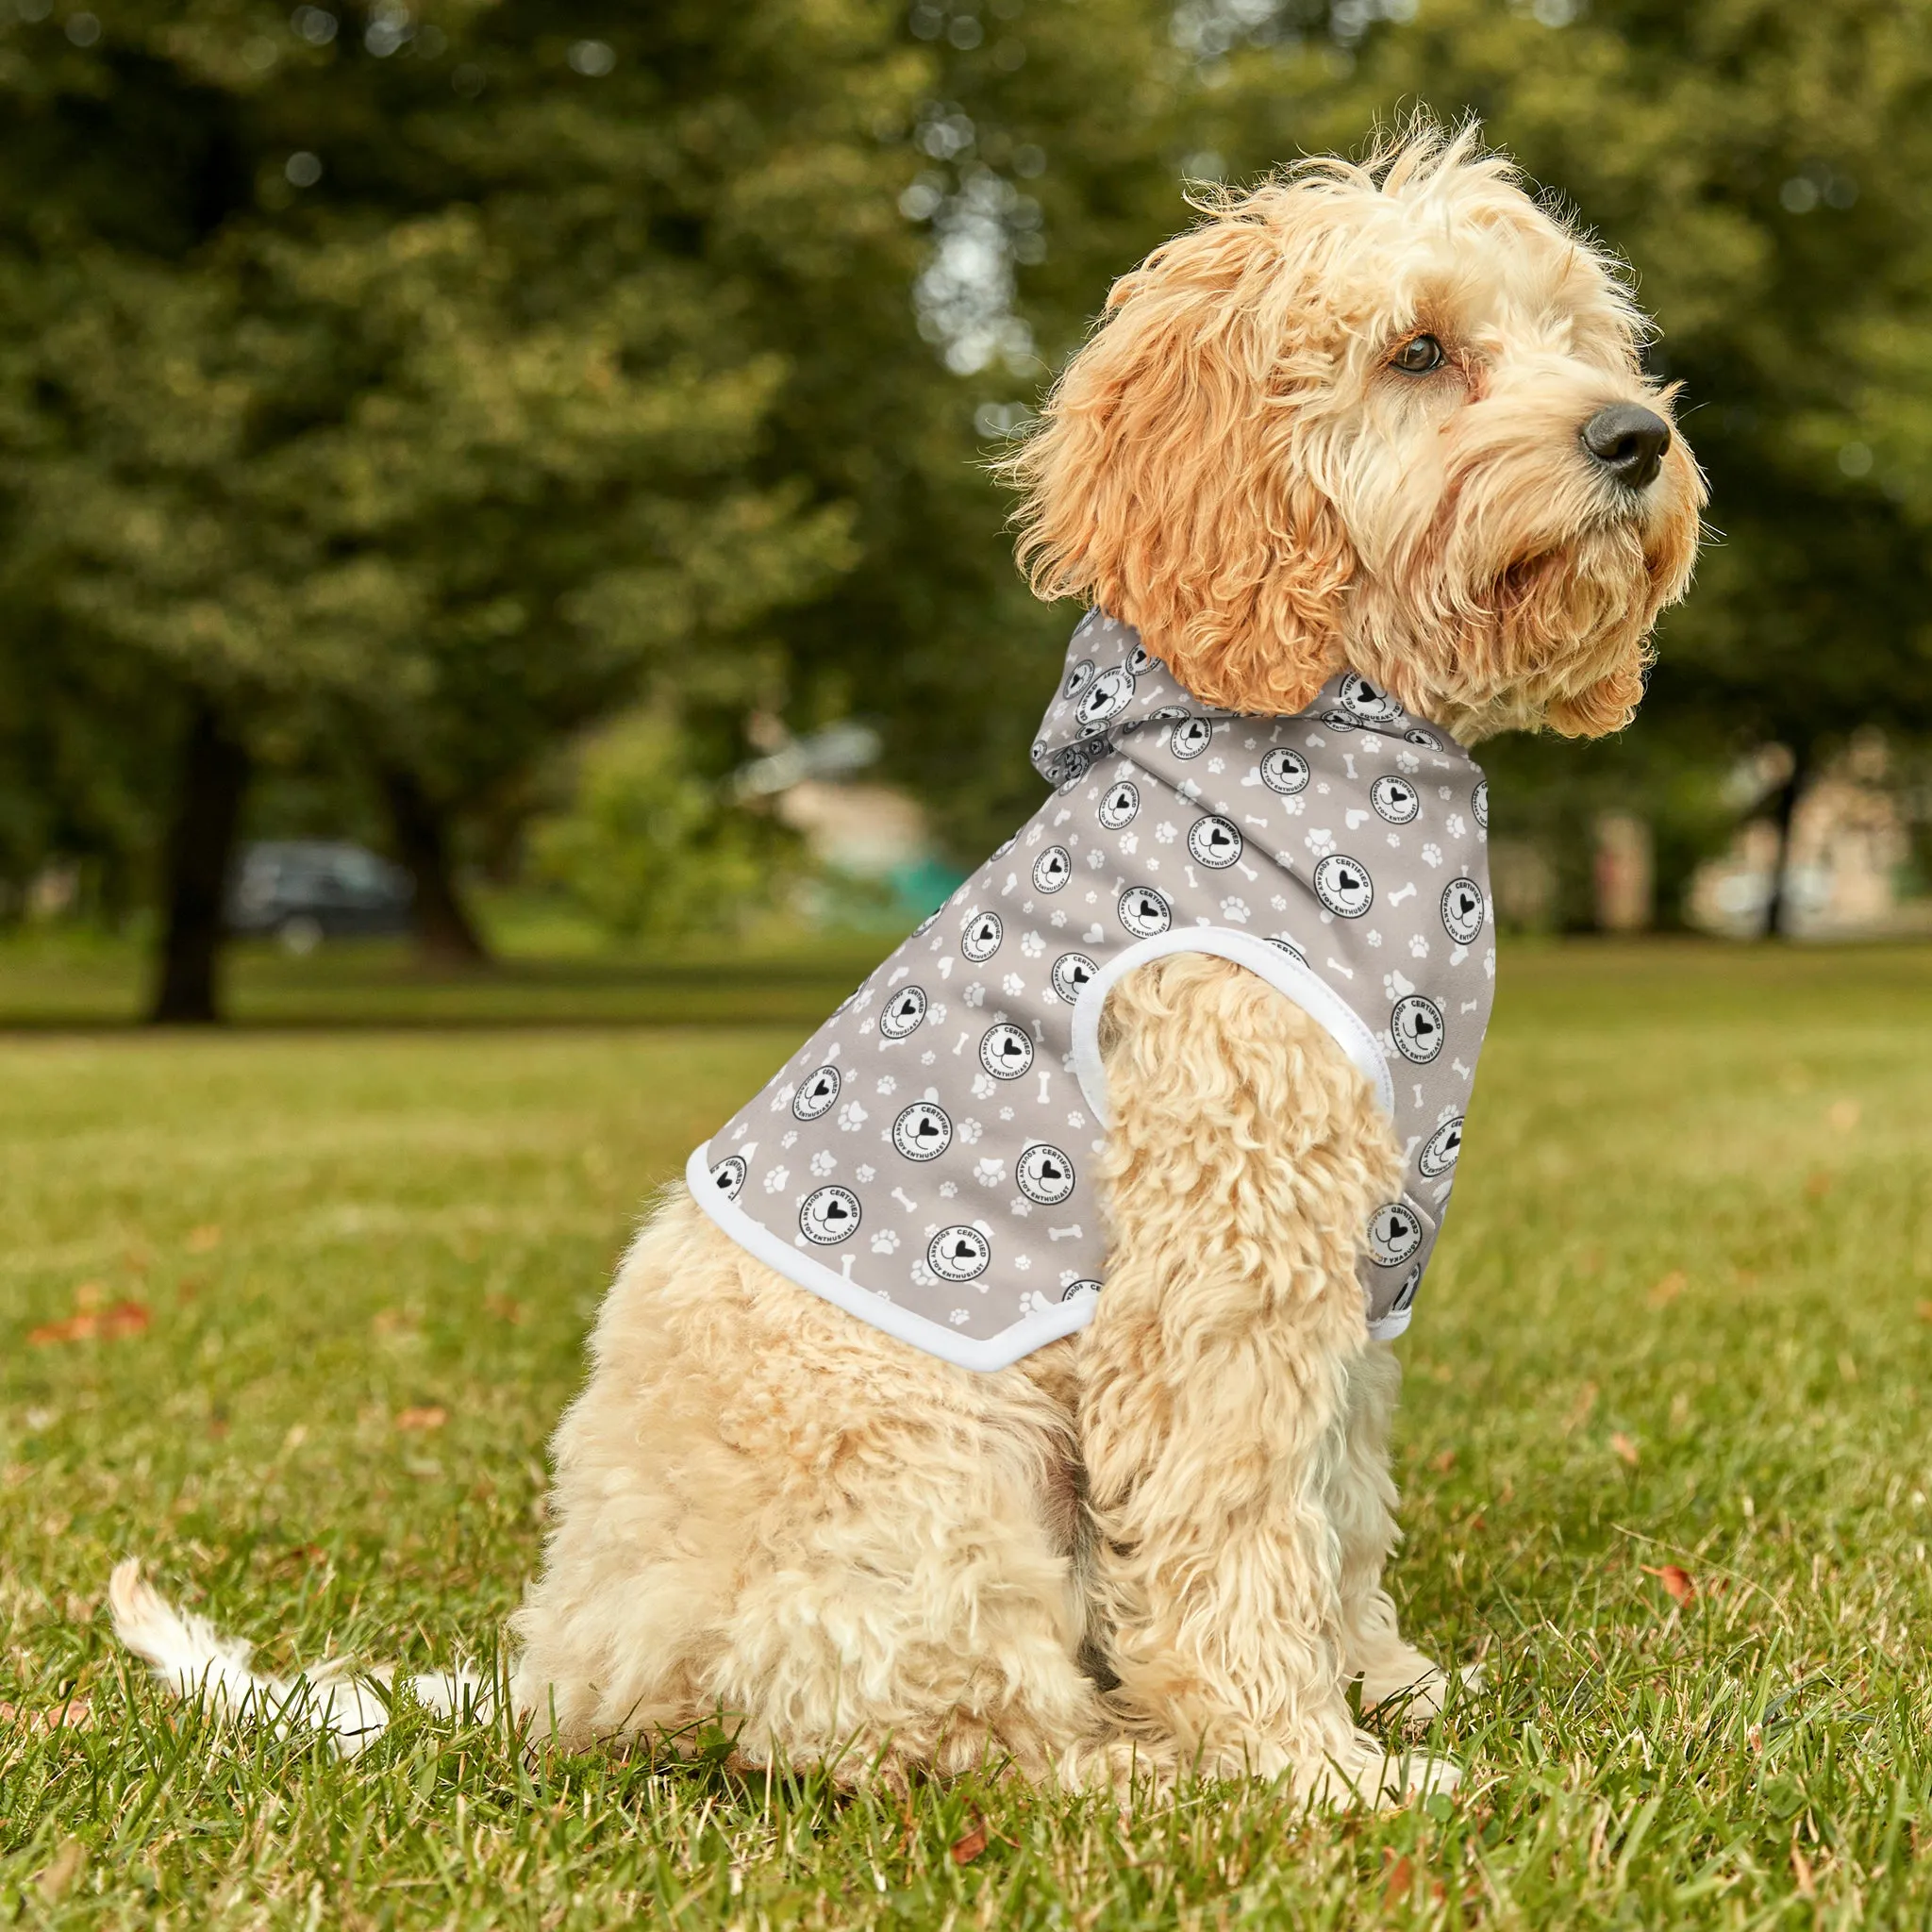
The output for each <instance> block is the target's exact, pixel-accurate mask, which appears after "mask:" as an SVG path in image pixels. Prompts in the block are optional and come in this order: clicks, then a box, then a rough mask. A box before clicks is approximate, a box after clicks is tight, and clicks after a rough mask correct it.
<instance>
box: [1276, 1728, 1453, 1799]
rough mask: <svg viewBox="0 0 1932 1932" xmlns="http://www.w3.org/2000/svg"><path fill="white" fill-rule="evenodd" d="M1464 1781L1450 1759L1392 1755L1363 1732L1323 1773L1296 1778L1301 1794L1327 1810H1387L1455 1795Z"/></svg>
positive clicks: (1322, 1768) (1325, 1765) (1420, 1754)
mask: <svg viewBox="0 0 1932 1932" xmlns="http://www.w3.org/2000/svg"><path fill="white" fill-rule="evenodd" d="M1461 1776H1462V1770H1461V1767H1460V1766H1459V1765H1457V1764H1455V1763H1453V1762H1452V1761H1451V1760H1450V1759H1448V1758H1446V1757H1430V1756H1428V1755H1427V1754H1426V1753H1423V1752H1410V1751H1401V1752H1397V1751H1391V1750H1390V1749H1389V1748H1388V1746H1387V1745H1385V1744H1384V1743H1383V1742H1382V1741H1381V1740H1379V1739H1377V1738H1372V1737H1370V1736H1368V1735H1367V1733H1365V1732H1361V1731H1357V1733H1356V1735H1355V1738H1354V1740H1353V1742H1352V1743H1351V1744H1350V1745H1349V1746H1348V1747H1347V1748H1346V1749H1344V1750H1342V1751H1341V1752H1339V1753H1331V1754H1330V1755H1329V1756H1328V1757H1326V1758H1325V1759H1324V1762H1323V1763H1322V1764H1321V1765H1320V1766H1319V1767H1317V1768H1315V1769H1313V1770H1311V1771H1309V1772H1307V1774H1298V1775H1297V1776H1296V1778H1295V1794H1296V1796H1297V1797H1300V1798H1302V1799H1304V1800H1305V1801H1306V1802H1307V1803H1308V1804H1310V1805H1314V1806H1319V1807H1324V1808H1331V1809H1338V1810H1342V1809H1347V1808H1350V1807H1355V1806H1368V1807H1372V1808H1374V1809H1377V1810H1386V1809H1389V1808H1391V1807H1395V1806H1399V1805H1406V1804H1408V1803H1410V1802H1411V1801H1412V1800H1414V1799H1417V1798H1426V1797H1431V1796H1433V1795H1434V1794H1435V1793H1436V1792H1438V1791H1445V1792H1446V1791H1453V1790H1455V1789H1456V1787H1457V1782H1458V1780H1459V1779H1460V1778H1461Z"/></svg>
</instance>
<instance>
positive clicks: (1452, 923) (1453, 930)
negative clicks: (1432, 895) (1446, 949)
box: [1442, 879, 1483, 946]
mask: <svg viewBox="0 0 1932 1932" xmlns="http://www.w3.org/2000/svg"><path fill="white" fill-rule="evenodd" d="M1442 929H1443V930H1444V931H1445V932H1446V933H1447V934H1448V935H1449V937H1450V938H1451V939H1452V940H1454V941H1456V943H1457V945H1458V946H1466V945H1468V944H1469V942H1470V941H1472V940H1474V938H1475V936H1476V934H1477V933H1479V932H1481V931H1482V929H1483V891H1482V888H1481V887H1480V886H1479V885H1477V884H1476V882H1475V881H1474V879H1451V880H1450V881H1449V883H1448V884H1447V885H1446V886H1444V887H1443V888H1442Z"/></svg>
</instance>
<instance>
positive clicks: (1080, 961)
mask: <svg viewBox="0 0 1932 1932" xmlns="http://www.w3.org/2000/svg"><path fill="white" fill-rule="evenodd" d="M1099 971H1100V968H1099V967H1097V966H1096V965H1095V964H1094V963H1093V961H1092V960H1091V959H1090V958H1088V957H1087V955H1086V954H1085V953H1062V954H1061V955H1060V956H1059V958H1058V959H1056V960H1055V961H1054V962H1053V974H1052V977H1053V990H1054V991H1055V992H1057V993H1058V994H1059V996H1060V998H1061V999H1063V1000H1065V1001H1066V1003H1067V1004H1068V1006H1070V1007H1071V1006H1074V1005H1077V1004H1078V1002H1079V998H1080V995H1081V993H1083V992H1084V991H1086V990H1087V983H1088V981H1089V980H1091V978H1092V977H1093V975H1094V974H1096V973H1098V972H1099Z"/></svg>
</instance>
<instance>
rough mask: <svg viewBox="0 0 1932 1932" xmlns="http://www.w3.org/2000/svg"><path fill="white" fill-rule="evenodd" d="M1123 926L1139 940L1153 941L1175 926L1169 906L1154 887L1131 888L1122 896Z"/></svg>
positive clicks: (1121, 912)
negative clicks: (1161, 933)
mask: <svg viewBox="0 0 1932 1932" xmlns="http://www.w3.org/2000/svg"><path fill="white" fill-rule="evenodd" d="M1120 914H1121V924H1123V925H1124V926H1125V927H1126V929H1127V930H1128V931H1129V932H1130V933H1132V934H1133V935H1134V937H1135V938H1136V939H1137V940H1151V939H1152V938H1153V937H1154V935H1155V934H1156V933H1158V932H1165V931H1166V930H1167V929H1168V927H1169V926H1170V925H1172V924H1174V914H1173V913H1172V912H1171V911H1170V910H1169V909H1168V904H1167V901H1166V900H1165V899H1163V898H1162V897H1161V896H1160V894H1159V893H1158V892H1157V891H1155V890H1154V888H1153V887H1152V886H1129V887H1128V888H1127V890H1126V891H1124V892H1123V893H1122V894H1121V904H1120Z"/></svg>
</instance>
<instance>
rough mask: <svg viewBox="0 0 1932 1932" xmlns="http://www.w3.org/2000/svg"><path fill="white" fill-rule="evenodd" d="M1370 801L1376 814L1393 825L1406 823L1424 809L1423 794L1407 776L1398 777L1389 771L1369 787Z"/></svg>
mask: <svg viewBox="0 0 1932 1932" xmlns="http://www.w3.org/2000/svg"><path fill="white" fill-rule="evenodd" d="M1369 803H1370V804H1371V805H1373V806H1374V808H1375V815H1376V817H1378V818H1384V819H1387V820H1388V821H1389V823H1390V824H1391V825H1406V824H1408V823H1409V822H1410V820H1412V819H1413V818H1414V817H1415V815H1416V813H1417V812H1419V811H1420V810H1422V808H1423V801H1422V794H1421V793H1420V792H1418V791H1416V789H1415V787H1414V786H1413V785H1411V784H1410V783H1409V782H1408V780H1407V778H1398V777H1397V776H1396V775H1395V774H1394V773H1392V772H1387V773H1384V774H1383V775H1382V776H1381V777H1379V778H1377V779H1376V780H1375V782H1374V784H1373V785H1371V786H1370V787H1369Z"/></svg>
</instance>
